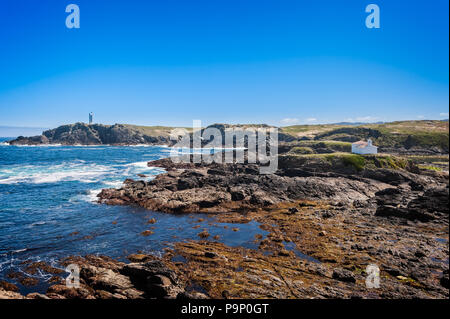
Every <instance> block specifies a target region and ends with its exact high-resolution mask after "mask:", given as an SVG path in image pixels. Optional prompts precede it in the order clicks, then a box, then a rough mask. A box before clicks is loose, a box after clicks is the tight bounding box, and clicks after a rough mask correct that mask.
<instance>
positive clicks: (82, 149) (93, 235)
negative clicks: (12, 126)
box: [0, 138, 267, 293]
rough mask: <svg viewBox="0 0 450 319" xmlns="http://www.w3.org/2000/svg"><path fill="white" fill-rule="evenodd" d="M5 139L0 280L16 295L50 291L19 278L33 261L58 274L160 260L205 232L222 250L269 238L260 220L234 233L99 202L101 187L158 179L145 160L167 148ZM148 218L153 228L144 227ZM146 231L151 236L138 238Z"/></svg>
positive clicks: (0, 161) (1, 147) (195, 219)
mask: <svg viewBox="0 0 450 319" xmlns="http://www.w3.org/2000/svg"><path fill="white" fill-rule="evenodd" d="M6 140H8V138H0V280H6V281H9V282H13V283H14V284H16V285H17V286H18V287H19V289H20V291H21V293H29V292H45V290H46V289H47V288H48V286H49V285H50V283H49V282H48V280H49V279H50V278H51V275H49V274H46V273H41V272H37V273H36V274H28V273H25V272H24V268H25V265H26V264H27V263H29V262H30V261H31V262H33V261H45V262H47V263H49V264H50V265H52V266H55V267H59V268H61V266H59V264H58V261H59V260H61V259H62V258H64V257H67V256H71V255H80V256H84V255H87V254H100V255H106V256H110V257H112V258H116V259H118V260H122V261H125V260H126V256H128V255H129V254H132V253H137V252H142V253H148V254H154V255H161V254H162V253H163V252H164V248H166V247H172V245H173V243H174V242H177V241H185V240H192V239H194V240H197V239H199V237H198V236H197V234H198V233H199V232H200V231H202V230H203V229H208V231H209V233H210V234H211V236H210V238H212V237H213V236H215V235H219V236H220V238H221V239H220V241H221V242H223V243H225V244H227V245H230V246H243V247H248V248H256V247H255V245H256V244H255V243H254V239H255V238H254V236H255V235H256V234H262V235H266V234H267V233H266V232H265V231H263V230H261V229H260V228H259V224H258V223H257V222H250V223H247V224H240V225H238V227H239V228H240V231H238V232H234V231H233V230H232V228H233V227H236V225H235V224H233V225H231V224H226V223H218V222H216V221H215V220H214V218H213V217H212V216H206V215H200V214H195V215H193V214H182V215H173V214H165V213H159V212H153V211H148V210H145V209H142V208H139V207H129V206H108V205H103V204H98V203H97V202H96V199H97V197H96V195H97V194H98V193H99V192H100V190H101V189H103V188H119V187H120V186H121V185H122V182H123V181H124V180H125V179H126V178H132V179H145V180H151V179H153V178H154V177H155V176H156V175H157V174H161V173H163V172H164V170H163V169H161V168H156V167H148V166H147V162H148V161H151V160H156V159H160V158H164V157H167V156H169V152H170V148H168V147H164V146H10V145H8V144H6V143H4V141H6ZM138 174H144V175H146V177H145V178H141V177H138ZM151 218H155V219H156V221H157V222H156V223H155V224H154V225H148V224H147V221H148V220H149V219H151ZM200 218H201V219H202V220H200ZM197 225H199V226H200V227H199V228H198V229H197V228H194V226H197ZM225 226H228V227H225ZM151 227H154V229H152V231H153V232H154V234H152V235H150V236H142V235H141V233H142V232H143V231H145V230H149V229H150V228H151ZM11 273H21V274H22V275H23V276H26V277H36V278H37V279H39V284H37V285H35V286H31V287H30V286H23V285H21V284H20V283H18V282H16V281H14V280H11V278H10V277H11V276H8V274H11Z"/></svg>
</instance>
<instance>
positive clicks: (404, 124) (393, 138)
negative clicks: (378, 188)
mask: <svg viewBox="0 0 450 319" xmlns="http://www.w3.org/2000/svg"><path fill="white" fill-rule="evenodd" d="M281 130H282V132H284V133H287V134H290V135H292V136H295V137H296V138H299V139H305V140H312V141H315V142H317V141H324V142H326V143H330V141H340V142H347V143H351V142H355V141H358V140H362V139H364V140H365V139H367V138H371V139H372V140H373V141H374V144H375V145H377V146H379V147H380V148H382V149H393V150H395V149H396V148H397V149H407V150H408V149H414V148H416V149H435V151H436V152H441V153H448V150H449V123H448V121H400V122H391V123H383V124H363V125H358V126H350V125H336V124H329V125H327V124H322V125H294V126H287V127H283V128H281ZM302 142H303V141H302ZM305 144H306V143H305V142H303V143H299V144H297V145H293V146H298V147H308V145H305Z"/></svg>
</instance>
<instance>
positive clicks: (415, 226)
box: [0, 156, 449, 299]
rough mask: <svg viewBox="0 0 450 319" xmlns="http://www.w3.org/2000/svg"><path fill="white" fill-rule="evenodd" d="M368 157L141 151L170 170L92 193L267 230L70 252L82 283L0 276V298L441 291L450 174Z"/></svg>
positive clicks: (429, 294)
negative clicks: (18, 282) (272, 166)
mask: <svg viewBox="0 0 450 319" xmlns="http://www.w3.org/2000/svg"><path fill="white" fill-rule="evenodd" d="M368 160H369V158H368ZM373 163H375V166H368V167H364V168H362V169H361V168H360V167H355V166H353V165H349V163H348V162H345V161H342V160H341V159H339V158H333V159H331V160H328V161H319V160H317V159H308V160H307V161H304V160H303V158H298V157H292V156H280V160H279V170H278V171H277V172H276V174H271V175H260V174H259V169H258V166H257V165H256V164H225V165H222V164H205V163H202V164H190V163H188V164H183V163H180V164H175V163H173V162H172V161H171V160H170V159H163V160H158V161H153V162H150V163H149V164H148V165H149V166H157V167H162V168H164V169H165V170H166V171H167V173H165V174H161V175H158V176H157V177H156V178H155V179H154V180H152V181H150V182H146V181H140V180H136V181H135V180H127V181H126V182H125V185H124V187H122V188H121V189H105V190H103V191H102V192H101V193H100V194H99V201H100V202H102V203H105V204H109V205H138V206H141V207H145V208H147V209H150V210H156V211H162V212H166V213H175V214H180V213H197V212H198V213H208V214H211V216H214V217H215V219H216V220H217V221H218V222H227V223H233V224H236V231H237V232H238V231H239V224H243V223H248V222H250V221H252V220H253V221H257V222H259V223H260V225H261V226H260V228H261V229H262V230H264V231H265V232H266V233H268V235H267V236H263V235H262V234H261V235H256V236H255V239H254V242H255V244H256V245H257V247H258V248H257V249H249V248H244V247H229V246H226V245H224V244H223V243H221V242H220V238H210V235H209V234H208V232H207V231H203V232H200V233H199V240H192V241H189V242H178V243H176V244H175V245H174V247H171V248H168V249H166V252H165V254H164V255H163V256H162V257H154V256H149V255H142V254H136V255H132V256H129V259H130V261H131V263H129V264H126V263H122V262H118V261H114V260H112V259H110V258H108V257H102V256H86V257H85V258H81V257H70V258H68V259H66V260H63V261H61V265H62V266H64V265H67V264H68V263H76V264H78V265H79V266H80V268H81V272H80V277H81V287H80V288H78V289H73V288H67V287H66V286H65V285H64V283H63V282H57V283H56V284H55V285H53V286H51V287H50V288H49V289H48V291H47V293H46V295H41V294H31V295H27V296H21V295H20V294H18V293H17V291H14V290H15V289H14V287H12V286H11V285H7V284H5V283H3V284H1V283H0V298H44V299H45V298H83V299H86V298H89V299H93V298H448V297H449V283H448V280H449V277H448V276H449V256H448V254H449V253H448V251H449V250H448V248H449V246H448V239H449V231H448V230H449V228H448V222H449V219H448V218H449V209H448V195H449V179H448V173H442V172H430V171H423V170H420V169H418V168H417V167H416V166H414V165H413V164H411V163H406V164H405V165H403V167H402V168H396V169H394V168H392V167H390V168H386V167H382V166H383V165H381V164H382V163H381V164H377V163H378V162H373ZM376 165H379V166H380V167H377V166H376ZM368 265H376V266H377V267H379V269H380V287H379V288H367V287H366V284H365V280H366V278H367V275H368V274H367V273H366V267H367V266H368ZM47 271H48V269H47ZM55 280H56V279H55Z"/></svg>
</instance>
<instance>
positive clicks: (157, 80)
mask: <svg viewBox="0 0 450 319" xmlns="http://www.w3.org/2000/svg"><path fill="white" fill-rule="evenodd" d="M70 3H75V4H78V5H79V7H80V13H81V19H80V20H81V21H80V22H81V28H80V29H67V28H66V26H65V19H66V16H67V15H68V14H67V13H66V12H65V7H66V5H68V4H70ZM370 3H376V4H377V5H378V6H379V7H380V10H381V28H380V29H367V28H366V27H365V18H366V16H367V13H365V7H366V5H368V4H370ZM448 10H449V8H448V1H443V0H434V1H432V2H429V1H411V0H410V1H400V0H389V1H380V0H370V1H369V0H367V1H362V0H348V1H332V0H326V1H325V0H317V1H299V0H293V1H283V0H280V1H275V0H272V1H265V0H258V1H254V0H244V1H243V0H183V1H181V0H179V1H175V0H165V1H144V0H142V1H138V0H127V1H106V0H69V1H63V0H54V1H50V0H39V1H37V0H3V1H2V5H1V6H0V114H1V115H0V126H5V125H6V126H32V127H49V128H50V127H56V126H58V125H60V124H65V123H73V122H77V121H87V118H88V113H89V112H90V111H93V112H94V113H95V120H96V122H99V123H105V124H113V123H133V124H141V125H173V126H179V125H183V126H190V125H192V120H193V119H200V120H202V122H203V124H211V123H215V122H229V123H248V122H251V123H268V124H274V125H287V124H297V123H311V124H314V123H330V122H340V121H364V122H372V121H392V120H404V119H444V118H448V100H449V91H448V85H449V73H448V72H449V62H448V57H449V42H448V39H449V34H448V28H449V21H448Z"/></svg>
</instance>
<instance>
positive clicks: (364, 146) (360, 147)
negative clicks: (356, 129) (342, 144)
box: [352, 138, 378, 154]
mask: <svg viewBox="0 0 450 319" xmlns="http://www.w3.org/2000/svg"><path fill="white" fill-rule="evenodd" d="M352 153H355V154H377V153H378V147H376V146H374V145H372V140H371V139H370V138H369V139H368V140H367V142H365V141H358V142H355V143H352Z"/></svg>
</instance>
